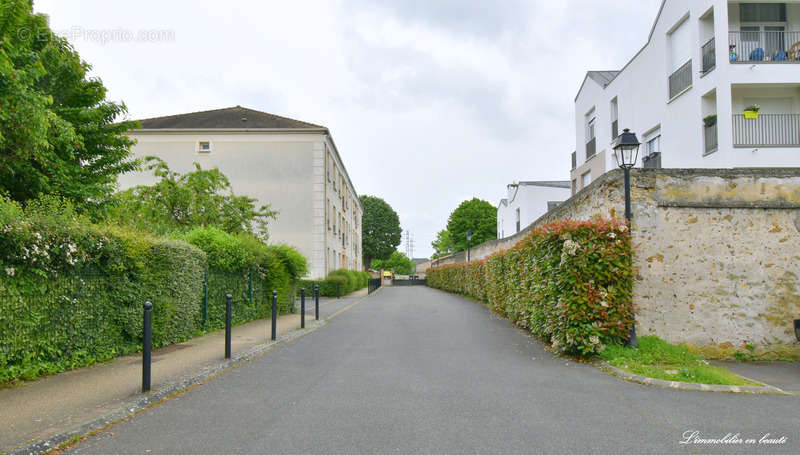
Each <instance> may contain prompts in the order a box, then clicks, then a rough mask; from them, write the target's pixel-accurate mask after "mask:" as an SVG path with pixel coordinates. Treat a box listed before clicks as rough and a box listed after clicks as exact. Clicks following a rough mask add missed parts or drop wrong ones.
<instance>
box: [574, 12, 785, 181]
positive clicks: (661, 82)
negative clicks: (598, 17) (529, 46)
mask: <svg viewBox="0 0 800 455" xmlns="http://www.w3.org/2000/svg"><path fill="white" fill-rule="evenodd" d="M754 104H757V105H760V111H759V115H758V118H755V119H751V118H745V116H744V111H745V110H746V108H747V107H749V106H751V105H754ZM623 128H629V129H630V130H631V131H632V132H634V133H636V135H637V137H638V138H639V141H640V142H641V143H642V147H641V148H640V151H639V158H640V159H639V164H638V165H639V166H643V167H666V168H735V167H785V166H791V167H794V166H800V0H795V1H786V2H780V3H776V2H764V1H759V2H754V1H749V2H740V1H728V0H664V1H663V2H662V4H661V8H660V10H659V12H658V15H657V17H656V20H655V23H654V24H653V27H652V29H651V32H650V36H649V37H648V40H647V43H646V44H645V45H644V47H643V48H642V49H641V50H640V51H639V52H638V53H637V54H636V55H635V56H634V57H633V58H632V59H631V60H630V61H629V62H628V63H627V64H626V65H625V67H623V68H622V69H621V70H619V71H590V72H588V73H587V75H586V77H585V78H584V81H583V84H582V85H581V88H580V90H579V92H578V95H577V97H576V98H575V131H576V134H575V139H576V144H577V145H576V152H574V153H573V154H572V171H571V174H570V178H571V180H572V187H573V192H575V191H578V190H580V189H581V188H583V187H584V186H586V185H588V184H589V183H590V182H591V181H592V180H593V179H595V178H597V177H599V176H600V175H601V174H603V173H605V172H607V171H609V170H611V169H616V168H617V164H616V162H615V161H614V157H613V152H612V151H611V142H612V141H613V139H614V138H615V137H616V135H617V134H619V133H620V132H621V131H622V129H623Z"/></svg>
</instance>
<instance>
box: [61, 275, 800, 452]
mask: <svg viewBox="0 0 800 455" xmlns="http://www.w3.org/2000/svg"><path fill="white" fill-rule="evenodd" d="M798 409H800V399H798V398H797V397H784V396H748V395H732V394H716V393H708V392H686V391H676V390H665V389H658V388H653V387H648V386H642V385H638V384H630V383H626V382H623V381H620V380H618V379H616V378H614V377H611V376H608V375H606V374H605V373H603V372H601V371H599V370H597V369H595V368H594V367H592V366H590V365H584V364H579V363H575V362H572V361H567V360H564V359H560V358H556V357H554V356H552V355H551V354H549V353H548V352H546V351H545V350H544V349H542V347H541V345H540V344H539V343H538V342H537V341H536V340H534V339H532V338H529V337H527V336H526V335H525V333H524V332H522V331H520V330H517V329H515V328H514V327H513V326H511V325H510V324H509V323H508V322H507V321H505V320H502V319H499V318H497V317H496V316H493V315H492V314H491V313H490V312H489V311H488V310H487V309H486V308H484V307H483V306H481V305H479V304H476V303H474V302H472V301H470V300H467V299H463V298H460V297H456V296H452V295H449V294H445V293H442V292H440V291H436V290H432V289H428V288H424V287H402V288H384V289H382V290H380V291H379V292H378V293H377V294H374V295H373V296H371V297H369V298H368V299H366V300H365V301H364V302H362V303H361V304H359V305H357V306H355V307H354V308H352V309H350V310H349V311H347V312H345V313H343V314H342V315H340V316H339V317H337V318H335V319H333V320H332V321H331V323H330V324H329V325H328V326H326V327H324V328H322V329H321V330H319V331H318V332H315V333H313V334H310V335H308V336H305V337H303V338H301V339H299V340H297V341H295V342H293V343H290V344H288V345H286V346H284V347H282V348H280V349H278V350H276V351H274V352H272V353H270V354H268V355H266V356H264V357H262V358H260V359H258V360H256V361H253V362H251V363H249V364H247V365H244V366H242V367H240V368H237V369H235V370H233V371H231V372H229V373H227V374H224V375H222V376H220V377H218V378H216V379H214V380H212V381H210V382H209V383H207V384H205V385H203V386H200V387H197V388H194V389H192V390H190V391H189V392H187V393H186V394H184V395H182V396H180V397H177V398H175V399H173V400H171V401H168V402H166V403H164V404H161V405H160V406H157V407H155V408H153V409H151V410H149V411H148V412H145V413H143V414H141V415H139V416H137V417H135V418H133V419H131V420H129V421H127V422H124V423H121V424H119V425H117V426H115V427H113V428H112V429H110V430H108V431H106V432H104V433H102V434H100V435H98V436H96V437H94V438H92V439H89V440H88V441H86V442H84V443H83V444H81V445H79V446H77V447H75V448H73V449H72V450H71V451H70V453H76V454H77V453H81V454H83V453H97V454H100V453H102V454H106V453H137V454H142V453H153V454H161V453H168V454H179V453H185V454H217V453H245V454H261V453H320V454H322V453H324V454H328V453H458V454H460V453H547V454H554V453H581V454H585V453H610V454H617V453H636V454H640V453H798V452H800V423H799V422H800V417H798V416H799V415H800V414H798ZM693 431H697V432H699V433H698V436H699V437H702V438H723V437H724V436H725V435H726V434H728V433H731V434H739V437H740V438H742V439H743V440H744V439H748V438H755V439H756V440H758V439H760V438H762V436H764V435H765V434H767V433H769V434H770V435H771V436H769V438H779V437H782V436H785V437H787V438H788V442H786V443H785V444H782V445H771V446H766V445H764V444H754V445H748V444H745V443H744V442H743V443H741V444H720V445H709V444H692V445H684V444H680V443H679V442H680V441H681V440H682V438H683V435H684V434H687V435H688V434H690V433H687V432H693ZM147 451H150V452H147Z"/></svg>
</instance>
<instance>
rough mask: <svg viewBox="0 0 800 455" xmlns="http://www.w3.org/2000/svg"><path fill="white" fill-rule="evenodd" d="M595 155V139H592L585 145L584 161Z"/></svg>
mask: <svg viewBox="0 0 800 455" xmlns="http://www.w3.org/2000/svg"><path fill="white" fill-rule="evenodd" d="M595 153H597V138H596V137H593V138H592V140H591V141H589V142H587V143H586V159H587V160H588V159H589V158H591V157H593V156H594V154H595Z"/></svg>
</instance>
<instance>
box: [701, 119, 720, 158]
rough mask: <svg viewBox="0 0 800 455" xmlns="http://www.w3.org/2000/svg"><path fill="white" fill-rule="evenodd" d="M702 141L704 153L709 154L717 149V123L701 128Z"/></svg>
mask: <svg viewBox="0 0 800 455" xmlns="http://www.w3.org/2000/svg"><path fill="white" fill-rule="evenodd" d="M703 139H704V142H705V153H711V152H713V151H714V150H716V149H717V145H718V140H717V122H714V124H713V125H705V126H704V127H703Z"/></svg>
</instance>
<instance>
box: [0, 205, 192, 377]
mask: <svg viewBox="0 0 800 455" xmlns="http://www.w3.org/2000/svg"><path fill="white" fill-rule="evenodd" d="M9 214H14V215H15V216H14V217H13V218H9V217H8V215H9ZM0 245H2V247H0V296H2V297H0V326H2V327H3V330H2V331H0V383H6V382H9V381H13V380H16V379H20V378H22V379H33V378H35V377H37V376H38V375H40V374H46V373H54V372H58V371H63V370H65V369H69V368H74V367H77V366H82V365H87V364H91V363H94V362H96V361H101V360H106V359H109V358H112V357H114V356H117V355H120V354H125V353H130V352H134V351H136V350H138V347H139V346H140V345H141V336H142V304H143V303H144V302H145V300H151V301H152V302H154V304H155V305H154V310H153V312H154V314H153V321H154V324H153V343H154V346H156V347H159V346H163V345H166V344H171V343H176V342H180V341H183V340H186V339H187V338H189V337H191V336H192V335H193V334H195V333H196V332H197V331H198V330H199V327H198V326H197V324H196V320H197V319H196V313H197V309H198V302H199V301H200V299H201V296H202V280H203V274H204V271H205V267H206V257H205V254H204V253H203V252H202V251H200V250H198V249H197V248H195V247H193V246H191V245H188V244H186V243H184V242H178V241H174V240H168V239H163V238H157V237H151V236H148V235H142V234H141V233H134V232H130V231H126V230H124V229H120V228H103V227H97V226H93V225H91V224H88V223H87V222H86V220H85V219H83V218H81V217H80V216H79V215H77V214H76V213H75V212H74V208H73V207H72V204H71V203H70V202H68V201H66V200H60V199H57V198H44V199H43V200H42V201H38V202H35V203H31V204H29V205H28V206H27V207H25V208H24V209H22V208H20V207H19V205H18V204H16V203H14V202H12V201H9V200H8V199H0Z"/></svg>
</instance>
